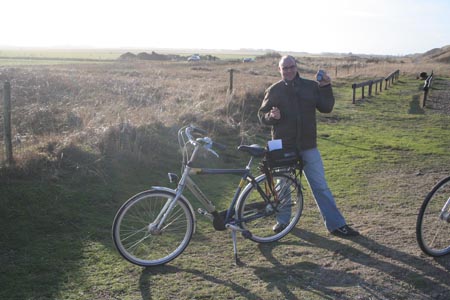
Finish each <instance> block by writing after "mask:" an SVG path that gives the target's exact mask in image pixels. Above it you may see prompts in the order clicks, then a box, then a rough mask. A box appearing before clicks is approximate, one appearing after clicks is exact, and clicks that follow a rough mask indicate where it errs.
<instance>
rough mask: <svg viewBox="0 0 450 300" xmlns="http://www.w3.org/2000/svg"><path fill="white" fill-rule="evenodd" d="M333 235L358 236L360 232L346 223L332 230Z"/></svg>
mask: <svg viewBox="0 0 450 300" xmlns="http://www.w3.org/2000/svg"><path fill="white" fill-rule="evenodd" d="M331 234H332V235H336V236H340V237H349V236H358V235H359V232H358V231H356V230H355V229H353V228H351V227H350V226H348V225H344V226H342V227H339V228H338V229H336V230H334V231H332V232H331Z"/></svg>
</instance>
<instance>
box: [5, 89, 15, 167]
mask: <svg viewBox="0 0 450 300" xmlns="http://www.w3.org/2000/svg"><path fill="white" fill-rule="evenodd" d="M3 109H4V112H3V114H4V116H3V121H4V128H5V134H4V138H5V154H6V165H7V166H11V165H13V164H14V159H13V152H12V140H11V85H10V83H9V82H5V83H4V84H3Z"/></svg>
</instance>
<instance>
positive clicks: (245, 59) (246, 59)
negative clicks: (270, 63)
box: [242, 57, 255, 63]
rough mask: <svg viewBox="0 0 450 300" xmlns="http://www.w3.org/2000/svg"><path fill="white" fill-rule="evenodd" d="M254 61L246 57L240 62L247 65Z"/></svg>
mask: <svg viewBox="0 0 450 300" xmlns="http://www.w3.org/2000/svg"><path fill="white" fill-rule="evenodd" d="M254 61H255V59H254V58H252V57H246V58H244V59H243V60H242V62H245V63H248V62H254Z"/></svg>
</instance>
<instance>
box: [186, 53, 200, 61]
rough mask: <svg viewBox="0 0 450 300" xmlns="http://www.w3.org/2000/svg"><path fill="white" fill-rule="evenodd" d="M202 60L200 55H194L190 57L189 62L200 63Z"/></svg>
mask: <svg viewBox="0 0 450 300" xmlns="http://www.w3.org/2000/svg"><path fill="white" fill-rule="evenodd" d="M199 60H200V55H198V54H194V55H191V56H189V57H188V61H199Z"/></svg>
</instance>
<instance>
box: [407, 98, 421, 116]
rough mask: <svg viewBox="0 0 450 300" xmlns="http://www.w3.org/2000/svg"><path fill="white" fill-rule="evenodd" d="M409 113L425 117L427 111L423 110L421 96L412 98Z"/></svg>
mask: <svg viewBox="0 0 450 300" xmlns="http://www.w3.org/2000/svg"><path fill="white" fill-rule="evenodd" d="M408 113H409V114H413V115H423V114H424V113H425V110H423V108H422V105H421V103H420V97H419V95H415V96H413V97H412V100H411V102H409V110H408Z"/></svg>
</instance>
